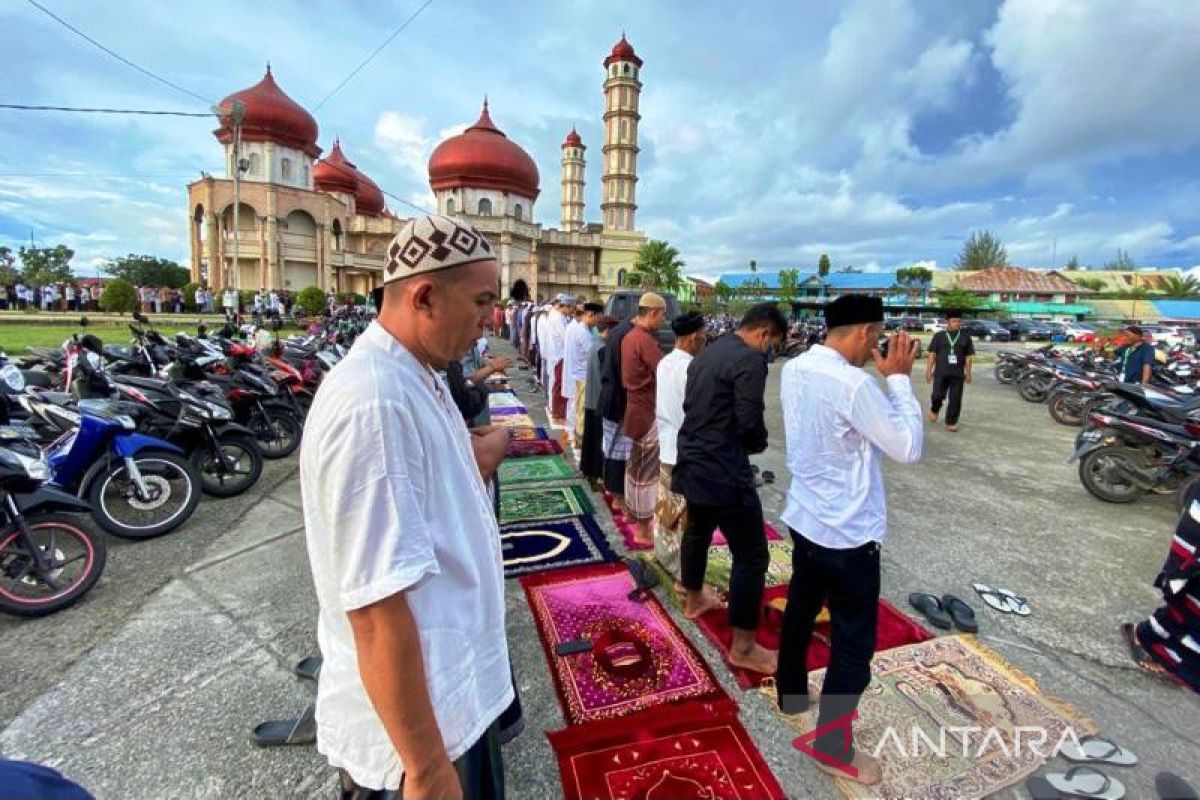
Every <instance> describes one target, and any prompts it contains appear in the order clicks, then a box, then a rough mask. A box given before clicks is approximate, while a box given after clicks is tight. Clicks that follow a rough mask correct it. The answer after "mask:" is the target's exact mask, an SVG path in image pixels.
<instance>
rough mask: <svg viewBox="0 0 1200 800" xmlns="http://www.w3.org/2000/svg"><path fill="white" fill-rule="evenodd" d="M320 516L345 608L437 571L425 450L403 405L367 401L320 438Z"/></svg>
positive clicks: (368, 601) (366, 602)
mask: <svg viewBox="0 0 1200 800" xmlns="http://www.w3.org/2000/svg"><path fill="white" fill-rule="evenodd" d="M320 448H321V449H320V455H319V457H318V458H319V462H318V463H319V468H318V472H319V475H317V476H315V480H313V481H311V482H308V485H315V486H317V487H319V488H318V492H319V495H320V501H319V502H320V505H321V509H322V513H321V518H322V520H323V521H324V522H325V524H327V525H329V526H330V530H329V531H328V532H326V533H325V535H326V536H328V537H330V542H329V547H328V550H327V551H326V552H327V553H328V554H329V556H330V557H331V559H332V561H333V565H332V566H333V574H334V575H335V576H336V580H337V582H338V594H339V598H340V599H341V602H342V605H343V606H344V608H345V610H347V611H350V610H353V609H356V608H362V607H363V606H367V605H370V604H372V603H375V602H378V601H380V600H383V599H384V598H386V597H390V596H391V595H393V594H396V593H397V592H402V591H404V590H405V589H408V588H410V587H412V586H413V585H415V584H416V583H418V582H419V581H421V580H422V579H423V578H425V577H426V576H428V575H431V574H436V573H437V572H438V571H439V570H438V563H437V558H436V555H435V552H434V546H433V538H432V537H431V536H430V532H429V529H428V527H427V525H426V520H425V514H424V508H423V498H424V496H425V492H424V469H423V466H422V465H423V464H424V463H425V454H424V453H423V452H422V450H423V448H422V445H421V436H420V433H419V431H418V429H417V427H416V424H415V422H414V420H413V418H412V415H411V414H410V412H409V411H408V409H407V408H406V407H405V406H404V405H402V404H401V403H397V402H390V401H373V402H372V401H368V402H366V403H364V404H362V405H360V406H358V407H357V408H355V409H354V410H353V411H352V412H351V413H349V414H346V415H344V416H343V417H342V418H341V419H340V420H339V421H338V424H336V425H334V426H332V427H331V428H330V429H329V430H328V431H327V432H326V433H325V435H324V436H323V437H322V438H321V442H320Z"/></svg>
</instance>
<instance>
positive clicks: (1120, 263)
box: [1104, 248, 1137, 272]
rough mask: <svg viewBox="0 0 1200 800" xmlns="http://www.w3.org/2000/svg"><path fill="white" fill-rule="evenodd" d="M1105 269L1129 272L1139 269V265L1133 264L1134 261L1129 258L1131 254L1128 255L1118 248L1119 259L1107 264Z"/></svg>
mask: <svg viewBox="0 0 1200 800" xmlns="http://www.w3.org/2000/svg"><path fill="white" fill-rule="evenodd" d="M1104 268H1105V269H1115V270H1121V271H1123V272H1129V271H1131V270H1135V269H1137V265H1136V264H1134V263H1133V259H1132V258H1130V257H1129V253H1126V252H1125V251H1124V250H1121V249H1119V248H1118V249H1117V257H1116V258H1115V259H1113V260H1112V261H1109V262H1108V263H1107V264H1105V265H1104Z"/></svg>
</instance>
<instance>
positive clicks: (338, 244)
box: [333, 219, 342, 253]
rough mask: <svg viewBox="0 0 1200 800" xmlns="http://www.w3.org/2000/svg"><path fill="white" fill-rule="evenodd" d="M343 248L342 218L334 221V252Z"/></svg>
mask: <svg viewBox="0 0 1200 800" xmlns="http://www.w3.org/2000/svg"><path fill="white" fill-rule="evenodd" d="M341 249H342V223H341V220H336V219H335V220H334V221H333V252H335V253H336V252H339V251H340V250H341Z"/></svg>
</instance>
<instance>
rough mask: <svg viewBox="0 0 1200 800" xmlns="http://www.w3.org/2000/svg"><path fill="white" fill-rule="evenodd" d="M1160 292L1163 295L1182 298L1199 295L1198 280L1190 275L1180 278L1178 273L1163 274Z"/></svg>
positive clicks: (1199, 282)
mask: <svg viewBox="0 0 1200 800" xmlns="http://www.w3.org/2000/svg"><path fill="white" fill-rule="evenodd" d="M1162 293H1163V296H1165V297H1171V298H1175V299H1184V298H1189V297H1196V296H1197V295H1200V281H1198V280H1196V279H1195V278H1193V277H1192V276H1191V275H1185V276H1184V277H1182V278H1180V277H1179V276H1178V275H1164V276H1163V280H1162Z"/></svg>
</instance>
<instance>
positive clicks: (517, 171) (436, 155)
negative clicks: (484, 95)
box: [429, 100, 541, 200]
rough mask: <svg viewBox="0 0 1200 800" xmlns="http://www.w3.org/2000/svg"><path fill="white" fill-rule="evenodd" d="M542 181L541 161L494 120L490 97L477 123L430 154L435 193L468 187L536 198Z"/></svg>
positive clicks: (430, 181)
mask: <svg viewBox="0 0 1200 800" xmlns="http://www.w3.org/2000/svg"><path fill="white" fill-rule="evenodd" d="M540 182H541V179H540V176H539V175H538V168H537V164H535V163H534V162H533V159H532V158H530V157H529V154H528V153H526V152H525V151H524V150H523V149H521V146H520V145H518V144H516V143H515V142H513V141H510V140H509V138H508V137H507V136H505V135H504V133H503V132H502V131H501V130H500V129H499V128H497V127H496V125H495V123H493V122H492V118H491V116H490V115H489V114H488V104H487V100H484V101H483V112H482V113H481V114H480V115H479V120H478V121H477V122H476V123H475V124H474V125H472V126H471V127H469V128H467V129H466V130H465V131H463V132H462V133H460V134H459V135H458V136H451V137H450V138H449V139H447V140H446V141H444V142H442V143H441V144H439V145H438V146H437V147H436V148H435V149H434V151H433V155H432V156H430V157H429V186H430V187H431V188H432V189H433V190H434V191H435V192H436V191H440V190H442V189H457V188H459V187H464V186H465V187H470V188H474V189H497V190H499V191H502V192H512V193H513V194H517V195H520V196H522V197H528V198H530V199H531V200H535V199H537V196H538V193H539V190H538V184H539V183H540Z"/></svg>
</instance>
